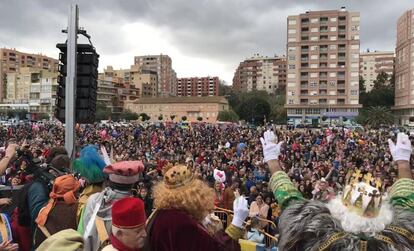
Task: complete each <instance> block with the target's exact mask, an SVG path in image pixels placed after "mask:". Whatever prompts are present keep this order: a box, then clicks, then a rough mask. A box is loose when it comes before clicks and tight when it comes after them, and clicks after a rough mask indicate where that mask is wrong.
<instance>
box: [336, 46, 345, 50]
mask: <svg viewBox="0 0 414 251" xmlns="http://www.w3.org/2000/svg"><path fill="white" fill-rule="evenodd" d="M338 51H346V46H338Z"/></svg>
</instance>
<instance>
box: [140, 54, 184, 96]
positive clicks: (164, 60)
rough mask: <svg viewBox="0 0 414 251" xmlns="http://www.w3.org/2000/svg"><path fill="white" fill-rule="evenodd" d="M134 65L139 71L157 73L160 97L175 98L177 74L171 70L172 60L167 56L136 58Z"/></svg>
mask: <svg viewBox="0 0 414 251" xmlns="http://www.w3.org/2000/svg"><path fill="white" fill-rule="evenodd" d="M134 64H135V65H138V66H139V67H140V68H141V70H147V71H155V72H157V79H158V88H157V89H158V94H159V95H160V96H163V97H168V96H176V94H177V87H176V85H177V83H176V82H177V74H176V73H175V71H174V70H173V68H172V60H171V58H170V57H169V56H168V55H162V54H160V55H147V56H136V57H135V58H134Z"/></svg>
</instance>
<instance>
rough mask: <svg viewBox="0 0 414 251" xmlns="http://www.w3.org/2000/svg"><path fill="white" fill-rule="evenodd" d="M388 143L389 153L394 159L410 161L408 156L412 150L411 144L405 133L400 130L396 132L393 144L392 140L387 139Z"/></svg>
mask: <svg viewBox="0 0 414 251" xmlns="http://www.w3.org/2000/svg"><path fill="white" fill-rule="evenodd" d="M388 145H389V147H390V151H391V155H392V158H393V159H394V161H398V160H406V161H410V156H411V153H412V151H413V150H412V146H411V141H410V139H409V138H408V135H407V134H405V133H402V132H400V133H398V135H397V143H396V144H394V142H393V141H392V140H391V139H388Z"/></svg>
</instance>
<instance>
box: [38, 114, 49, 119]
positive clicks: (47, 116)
mask: <svg viewBox="0 0 414 251" xmlns="http://www.w3.org/2000/svg"><path fill="white" fill-rule="evenodd" d="M49 118H50V117H49V114H47V113H38V114H37V120H48V119H49Z"/></svg>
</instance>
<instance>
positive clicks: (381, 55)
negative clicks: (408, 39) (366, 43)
mask: <svg viewBox="0 0 414 251" xmlns="http://www.w3.org/2000/svg"><path fill="white" fill-rule="evenodd" d="M394 61H395V54H394V52H393V51H373V52H363V53H361V54H360V56H359V75H360V76H361V77H362V78H363V79H364V80H365V89H366V91H367V92H370V91H371V90H372V88H373V87H374V81H375V80H376V79H377V76H378V74H379V73H381V72H385V73H387V75H388V77H391V75H392V74H393V73H394ZM387 84H389V83H387Z"/></svg>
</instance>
